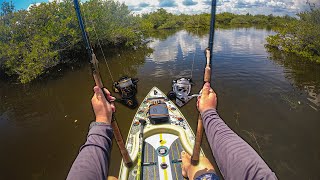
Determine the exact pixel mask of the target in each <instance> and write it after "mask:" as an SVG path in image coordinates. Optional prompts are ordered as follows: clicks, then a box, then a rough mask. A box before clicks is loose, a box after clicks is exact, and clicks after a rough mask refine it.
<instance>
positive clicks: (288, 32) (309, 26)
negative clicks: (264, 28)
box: [267, 8, 320, 63]
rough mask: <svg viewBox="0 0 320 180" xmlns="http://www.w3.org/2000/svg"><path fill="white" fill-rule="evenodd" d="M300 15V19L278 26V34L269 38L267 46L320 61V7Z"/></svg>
mask: <svg viewBox="0 0 320 180" xmlns="http://www.w3.org/2000/svg"><path fill="white" fill-rule="evenodd" d="M298 16H299V20H291V21H288V23H284V24H283V26H280V27H278V28H277V29H276V32H277V34H276V35H273V36H269V37H268V38H267V42H268V45H267V47H271V48H278V49H279V50H281V51H283V52H286V53H294V54H297V55H299V56H302V57H305V58H307V59H310V60H311V61H315V62H319V63H320V8H314V9H312V10H311V11H306V12H302V13H300V14H298Z"/></svg>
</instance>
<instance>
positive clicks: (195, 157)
mask: <svg viewBox="0 0 320 180" xmlns="http://www.w3.org/2000/svg"><path fill="white" fill-rule="evenodd" d="M216 7H217V1H216V0H212V1H211V22H210V31H209V32H210V35H209V43H208V45H209V47H208V48H207V49H206V50H205V55H206V61H207V62H206V67H205V69H204V77H203V81H204V83H207V82H209V83H210V81H211V63H212V50H213V42H214V28H215V19H216ZM202 136H203V121H202V118H201V114H200V113H199V116H198V125H197V132H196V139H195V144H194V147H193V153H192V156H191V163H192V164H194V165H196V164H198V163H199V159H200V150H201V143H202Z"/></svg>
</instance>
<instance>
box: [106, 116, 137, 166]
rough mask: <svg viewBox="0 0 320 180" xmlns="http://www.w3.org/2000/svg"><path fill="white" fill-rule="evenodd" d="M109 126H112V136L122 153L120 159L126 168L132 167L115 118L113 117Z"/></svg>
mask: <svg viewBox="0 0 320 180" xmlns="http://www.w3.org/2000/svg"><path fill="white" fill-rule="evenodd" d="M111 126H112V129H113V132H114V138H115V139H116V142H117V145H118V147H119V149H120V153H121V155H122V160H123V162H124V164H125V165H126V166H127V167H128V168H130V167H132V165H133V163H132V160H131V157H130V155H129V153H128V150H127V149H126V147H125V144H124V141H123V138H122V135H121V132H120V129H119V127H118V123H117V121H116V120H115V118H113V121H112V123H111Z"/></svg>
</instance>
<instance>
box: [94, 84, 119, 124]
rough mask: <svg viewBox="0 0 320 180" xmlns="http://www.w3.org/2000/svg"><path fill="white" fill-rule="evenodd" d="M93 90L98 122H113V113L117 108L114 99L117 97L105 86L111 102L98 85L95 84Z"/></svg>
mask: <svg viewBox="0 0 320 180" xmlns="http://www.w3.org/2000/svg"><path fill="white" fill-rule="evenodd" d="M93 91H94V95H93V97H92V99H91V104H92V107H93V111H94V114H95V115H96V122H104V123H107V124H111V120H112V113H113V112H115V110H116V108H115V106H114V103H113V101H114V100H115V99H116V98H115V97H112V96H111V94H110V92H109V91H108V90H107V89H106V88H104V92H105V94H106V95H107V97H106V98H107V99H108V100H109V101H110V102H111V103H109V102H108V101H107V100H106V98H105V97H104V94H103V92H102V90H101V89H100V88H99V87H98V86H95V87H94V88H93Z"/></svg>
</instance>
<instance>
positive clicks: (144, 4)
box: [139, 2, 150, 8]
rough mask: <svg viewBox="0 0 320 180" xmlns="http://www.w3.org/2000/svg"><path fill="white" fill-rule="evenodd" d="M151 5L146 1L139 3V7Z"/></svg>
mask: <svg viewBox="0 0 320 180" xmlns="http://www.w3.org/2000/svg"><path fill="white" fill-rule="evenodd" d="M149 6H150V4H148V3H145V2H142V3H140V4H139V7H142V8H144V7H149Z"/></svg>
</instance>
